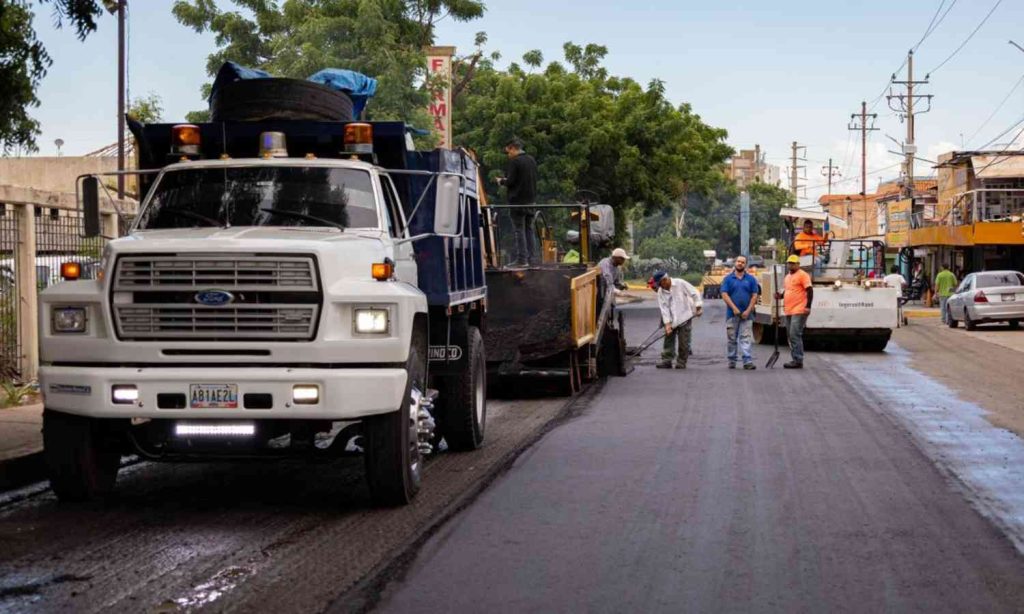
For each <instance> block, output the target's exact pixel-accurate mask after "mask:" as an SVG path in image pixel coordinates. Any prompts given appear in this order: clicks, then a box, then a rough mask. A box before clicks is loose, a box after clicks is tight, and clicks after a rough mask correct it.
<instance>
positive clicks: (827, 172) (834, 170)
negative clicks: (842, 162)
mask: <svg viewBox="0 0 1024 614" xmlns="http://www.w3.org/2000/svg"><path fill="white" fill-rule="evenodd" d="M821 174H822V176H824V177H828V193H829V195H831V194H832V178H833V177H842V176H843V172H842V171H841V170H839V167H838V166H833V165H832V158H829V159H828V166H823V167H821Z"/></svg>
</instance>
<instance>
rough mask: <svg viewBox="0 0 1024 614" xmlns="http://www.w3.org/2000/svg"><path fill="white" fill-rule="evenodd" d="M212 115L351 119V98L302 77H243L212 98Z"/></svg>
mask: <svg viewBox="0 0 1024 614" xmlns="http://www.w3.org/2000/svg"><path fill="white" fill-rule="evenodd" d="M210 118H211V119H212V120H213V121H215V122H223V121H241V122H245V121H249V122H253V121H264V120H271V119H285V120H313V121H339V122H349V121H352V99H351V98H349V96H348V94H346V93H345V92H339V91H338V90H333V89H331V88H329V87H326V86H324V85H320V84H319V83H313V82H312V81H303V80H301V79H243V80H241V81H235V82H234V83H229V84H227V85H225V86H223V87H221V88H220V89H218V90H217V92H216V93H215V94H214V95H213V97H212V98H211V99H210Z"/></svg>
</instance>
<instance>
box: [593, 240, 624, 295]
mask: <svg viewBox="0 0 1024 614" xmlns="http://www.w3.org/2000/svg"><path fill="white" fill-rule="evenodd" d="M627 260H629V254H627V253H626V250H624V249H622V248H621V247H616V248H615V249H614V250H612V255H611V256H608V257H607V258H602V259H601V261H600V262H598V263H597V268H598V269H600V270H601V278H602V279H604V284H605V288H606V291H607V289H608V288H614V290H615V294H619V293H620V292H622V291H623V290H625V289H626V288H627V286H626V281H625V276H624V275H623V274H622V265H624V264H626V261H627Z"/></svg>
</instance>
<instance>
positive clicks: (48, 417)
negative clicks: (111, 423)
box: [43, 410, 121, 501]
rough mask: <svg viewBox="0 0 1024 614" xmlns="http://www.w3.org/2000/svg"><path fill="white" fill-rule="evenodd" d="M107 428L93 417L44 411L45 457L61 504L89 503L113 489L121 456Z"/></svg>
mask: <svg viewBox="0 0 1024 614" xmlns="http://www.w3.org/2000/svg"><path fill="white" fill-rule="evenodd" d="M105 426H106V425H105V424H104V423H102V422H100V421H99V420H96V419H93V418H85V417H83V416H74V415H71V414H65V413H62V412H56V411H53V410H45V411H44V412H43V457H44V459H45V462H46V468H47V470H48V472H49V475H50V487H51V488H53V492H54V493H56V494H57V498H58V499H60V500H61V501H89V500H92V499H98V498H101V497H103V496H105V495H108V494H110V493H111V492H112V491H113V490H114V483H115V482H116V481H117V470H118V468H119V467H120V464H121V453H120V450H119V448H118V445H117V442H116V440H114V439H113V438H112V437H111V436H110V435H109V429H107V428H104V427H105Z"/></svg>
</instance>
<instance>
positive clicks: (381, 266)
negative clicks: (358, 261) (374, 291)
mask: <svg viewBox="0 0 1024 614" xmlns="http://www.w3.org/2000/svg"><path fill="white" fill-rule="evenodd" d="M394 272H395V268H394V266H392V264H391V263H390V262H375V263H373V266H372V267H371V274H372V275H373V278H374V279H376V280H377V281H387V280H389V279H391V276H392V275H393V274H394Z"/></svg>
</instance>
